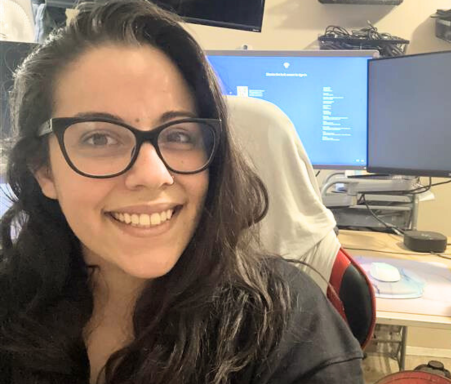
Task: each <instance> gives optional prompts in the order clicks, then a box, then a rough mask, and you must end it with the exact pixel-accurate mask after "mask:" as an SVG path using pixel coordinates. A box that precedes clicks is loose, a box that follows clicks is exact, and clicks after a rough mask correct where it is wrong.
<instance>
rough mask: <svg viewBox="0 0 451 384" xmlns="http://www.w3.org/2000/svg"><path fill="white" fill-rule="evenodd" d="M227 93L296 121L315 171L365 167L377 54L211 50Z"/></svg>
mask: <svg viewBox="0 0 451 384" xmlns="http://www.w3.org/2000/svg"><path fill="white" fill-rule="evenodd" d="M207 55H208V59H209V61H210V63H211V65H212V67H213V69H214V70H215V72H216V73H217V75H218V77H219V79H220V82H221V83H222V87H223V93H224V94H227V95H239V96H248V97H256V98H262V99H264V100H267V101H270V102H272V103H274V104H275V105H277V106H278V107H279V108H281V109H282V110H283V111H284V112H285V113H286V114H287V115H288V117H289V118H290V119H291V121H292V122H293V124H294V126H295V128H296V131H297V133H298V135H299V137H300V139H301V141H302V143H303V145H304V147H305V149H306V152H307V154H308V156H309V158H310V161H311V162H312V164H313V166H314V167H315V168H330V169H364V168H365V167H366V158H367V154H366V151H367V93H368V90H367V86H368V60H369V59H371V58H373V57H375V56H376V55H377V53H376V52H373V51H244V50H243V51H207Z"/></svg>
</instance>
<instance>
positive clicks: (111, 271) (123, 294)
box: [85, 253, 149, 321]
mask: <svg viewBox="0 0 451 384" xmlns="http://www.w3.org/2000/svg"><path fill="white" fill-rule="evenodd" d="M85 262H86V264H88V265H96V266H98V268H97V269H95V270H94V271H93V273H92V276H91V286H92V291H93V296H94V312H95V313H97V314H100V313H102V314H104V315H105V316H108V317H112V318H113V319H114V318H116V319H115V320H116V321H118V320H119V319H120V320H124V321H128V320H130V321H131V318H132V315H133V309H134V306H135V303H136V300H137V298H138V296H139V294H140V293H141V292H142V290H143V288H144V286H145V285H146V284H147V283H148V282H149V280H148V279H143V278H138V277H135V276H131V275H129V274H127V273H126V272H124V271H123V270H121V269H120V268H119V267H117V266H116V265H113V264H111V263H109V262H107V261H105V260H104V259H102V258H100V257H98V256H96V255H92V254H89V253H85Z"/></svg>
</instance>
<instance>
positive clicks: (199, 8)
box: [153, 0, 265, 32]
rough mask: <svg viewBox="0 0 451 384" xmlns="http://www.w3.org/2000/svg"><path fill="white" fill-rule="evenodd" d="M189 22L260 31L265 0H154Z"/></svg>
mask: <svg viewBox="0 0 451 384" xmlns="http://www.w3.org/2000/svg"><path fill="white" fill-rule="evenodd" d="M153 2H154V3H155V4H158V5H159V6H160V7H162V8H165V9H169V10H171V11H173V12H175V13H177V14H178V15H180V16H182V17H183V18H184V19H185V20H186V21H187V22H189V23H195V24H205V25H211V26H216V27H225V28H234V29H242V30H247V31H253V32H260V31H261V28H262V22H263V11H264V5H265V0H153Z"/></svg>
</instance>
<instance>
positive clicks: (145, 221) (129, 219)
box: [112, 209, 173, 227]
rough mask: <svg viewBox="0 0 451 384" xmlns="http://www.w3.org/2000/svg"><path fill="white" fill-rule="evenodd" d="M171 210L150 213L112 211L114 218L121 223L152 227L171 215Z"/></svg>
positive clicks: (168, 218)
mask: <svg viewBox="0 0 451 384" xmlns="http://www.w3.org/2000/svg"><path fill="white" fill-rule="evenodd" d="M172 213H173V210H172V209H168V210H167V211H163V212H160V213H152V214H151V215H148V214H145V213H141V214H136V213H132V214H130V213H116V212H114V213H112V215H113V216H114V218H115V219H116V220H118V221H120V222H122V223H125V224H130V225H132V226H133V227H137V226H139V227H153V226H156V225H160V224H162V223H164V222H165V221H167V220H170V219H171V217H172Z"/></svg>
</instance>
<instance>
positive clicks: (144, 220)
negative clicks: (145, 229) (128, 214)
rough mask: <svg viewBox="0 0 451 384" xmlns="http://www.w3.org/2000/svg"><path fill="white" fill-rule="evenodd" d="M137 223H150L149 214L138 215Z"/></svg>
mask: <svg viewBox="0 0 451 384" xmlns="http://www.w3.org/2000/svg"><path fill="white" fill-rule="evenodd" d="M139 225H150V220H149V215H144V214H143V215H139Z"/></svg>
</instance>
